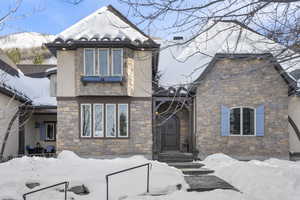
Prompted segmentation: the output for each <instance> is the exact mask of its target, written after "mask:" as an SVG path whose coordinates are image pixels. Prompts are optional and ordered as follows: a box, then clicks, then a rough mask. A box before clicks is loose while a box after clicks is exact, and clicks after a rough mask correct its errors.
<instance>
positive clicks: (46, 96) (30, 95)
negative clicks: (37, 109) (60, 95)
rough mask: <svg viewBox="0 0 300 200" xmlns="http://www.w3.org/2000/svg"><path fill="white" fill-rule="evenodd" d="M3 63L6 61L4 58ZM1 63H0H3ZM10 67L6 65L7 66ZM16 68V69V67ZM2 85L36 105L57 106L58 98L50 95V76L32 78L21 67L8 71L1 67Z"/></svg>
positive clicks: (0, 82) (0, 83) (0, 80)
mask: <svg viewBox="0 0 300 200" xmlns="http://www.w3.org/2000/svg"><path fill="white" fill-rule="evenodd" d="M3 56H4V55H2V56H0V60H1V61H2V62H1V63H2V65H3V64H5V62H4V61H3V60H2V57H3ZM1 63H0V64H1ZM7 67H9V66H7V65H6V68H7ZM14 70H15V69H14ZM0 87H1V88H4V89H6V90H8V91H10V92H12V93H15V94H16V95H18V96H21V97H23V98H24V99H27V100H28V101H31V103H32V104H33V105H34V106H55V105H56V104H57V103H56V98H55V97H51V96H50V80H49V79H48V78H31V77H28V76H25V75H24V74H23V73H22V72H21V71H20V70H19V69H18V70H15V71H14V73H8V71H7V69H4V68H1V67H0Z"/></svg>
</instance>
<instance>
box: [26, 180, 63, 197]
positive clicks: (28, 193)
mask: <svg viewBox="0 0 300 200" xmlns="http://www.w3.org/2000/svg"><path fill="white" fill-rule="evenodd" d="M59 185H65V200H67V191H68V186H69V182H66V181H65V182H62V183H57V184H54V185H50V186H48V187H44V188H40V189H37V190H34V191H31V192H27V193H25V194H23V199H24V200H26V196H28V195H30V194H33V193H37V192H40V191H43V190H47V189H49V188H53V187H56V186H59Z"/></svg>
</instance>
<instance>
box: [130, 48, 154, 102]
mask: <svg viewBox="0 0 300 200" xmlns="http://www.w3.org/2000/svg"><path fill="white" fill-rule="evenodd" d="M133 96H135V97H151V96H152V52H151V51H135V53H134V93H133Z"/></svg>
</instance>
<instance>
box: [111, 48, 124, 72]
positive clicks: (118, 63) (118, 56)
mask: <svg viewBox="0 0 300 200" xmlns="http://www.w3.org/2000/svg"><path fill="white" fill-rule="evenodd" d="M112 65H113V66H112V68H113V74H112V75H114V76H118V75H122V68H123V51H122V49H113V50H112Z"/></svg>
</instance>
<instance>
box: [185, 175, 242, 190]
mask: <svg viewBox="0 0 300 200" xmlns="http://www.w3.org/2000/svg"><path fill="white" fill-rule="evenodd" d="M184 179H185V181H186V182H187V183H188V184H189V186H190V188H189V189H187V191H188V192H192V191H197V192H205V191H210V190H216V189H223V190H237V189H235V188H234V187H233V186H232V185H230V184H229V183H227V182H226V181H224V180H223V179H220V178H218V177H216V176H213V175H206V176H185V177H184Z"/></svg>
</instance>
